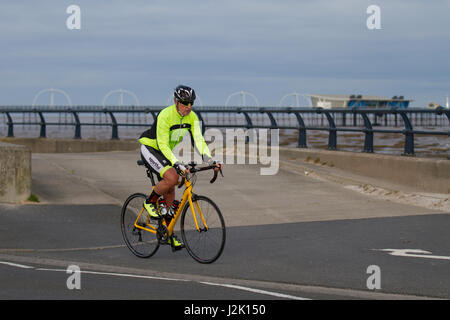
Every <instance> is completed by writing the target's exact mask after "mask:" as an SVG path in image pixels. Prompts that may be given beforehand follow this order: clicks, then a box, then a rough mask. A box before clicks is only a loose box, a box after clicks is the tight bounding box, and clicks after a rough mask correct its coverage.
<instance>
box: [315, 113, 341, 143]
mask: <svg viewBox="0 0 450 320" xmlns="http://www.w3.org/2000/svg"><path fill="white" fill-rule="evenodd" d="M320 112H323V113H324V114H325V116H326V117H327V120H328V125H329V128H328V132H329V133H328V147H327V149H329V150H336V149H337V133H336V131H337V130H336V124H335V123H334V120H333V117H332V116H331V115H330V113H329V112H328V111H325V110H319V111H318V113H320Z"/></svg>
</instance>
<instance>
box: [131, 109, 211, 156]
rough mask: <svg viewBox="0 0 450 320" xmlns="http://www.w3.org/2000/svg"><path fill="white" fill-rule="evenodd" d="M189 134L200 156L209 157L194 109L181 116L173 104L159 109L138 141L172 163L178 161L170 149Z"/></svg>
mask: <svg viewBox="0 0 450 320" xmlns="http://www.w3.org/2000/svg"><path fill="white" fill-rule="evenodd" d="M187 132H189V133H190V134H191V141H192V144H193V145H195V147H196V148H197V150H198V152H199V153H200V154H201V155H202V156H207V157H208V158H211V153H210V151H209V148H208V146H207V145H206V142H205V139H204V138H203V135H202V131H201V129H200V122H199V120H198V117H197V115H196V114H195V112H194V111H191V112H190V113H189V114H188V115H187V116H184V117H182V116H181V115H180V114H179V113H178V111H177V107H176V106H175V104H173V105H171V106H169V107H167V108H164V109H163V110H161V111H160V112H159V114H158V116H157V117H156V121H155V122H154V123H153V125H152V127H151V128H150V129H148V130H146V131H144V132H143V133H142V135H141V136H140V137H139V142H140V143H141V144H144V145H146V146H149V147H152V148H154V149H156V150H159V151H161V153H162V154H163V155H164V156H165V157H166V158H167V159H168V160H169V161H170V162H171V163H172V165H174V164H175V162H177V161H178V159H177V158H176V157H175V155H174V154H173V152H172V150H173V149H174V148H175V147H176V146H177V145H178V144H179V143H180V142H181V140H182V139H183V137H184V136H185V135H186V133H187Z"/></svg>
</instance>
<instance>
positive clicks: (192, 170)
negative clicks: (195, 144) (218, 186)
mask: <svg viewBox="0 0 450 320" xmlns="http://www.w3.org/2000/svg"><path fill="white" fill-rule="evenodd" d="M188 166H189V167H190V168H189V172H190V173H197V172H200V171H206V170H211V169H215V168H217V165H215V164H214V165H209V166H206V167H201V168H196V167H195V166H196V164H195V163H193V162H191V163H188ZM218 172H220V175H221V176H222V177H223V173H222V168H219V170H217V171H216V170H214V176H213V178H212V179H211V180H210V181H209V182H210V183H214V182H215V181H216V179H217V175H218ZM185 179H186V178H185V177H183V179H182V180H181V183H180V184H179V185H178V188H181V187H182V186H183V185H184V180H185Z"/></svg>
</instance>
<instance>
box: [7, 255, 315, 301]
mask: <svg viewBox="0 0 450 320" xmlns="http://www.w3.org/2000/svg"><path fill="white" fill-rule="evenodd" d="M0 264H5V265H9V266H12V267H19V268H24V269H35V270H36V271H54V272H67V269H50V268H34V267H31V266H26V265H22V264H17V263H12V262H6V261H0ZM80 272H81V273H85V274H96V275H107V276H116V277H130V278H140V279H151V280H166V281H186V282H196V283H200V284H204V285H209V286H219V287H224V288H230V289H237V290H243V291H248V292H253V293H258V294H264V295H269V296H273V297H278V298H284V299H292V300H311V299H308V298H303V297H298V296H292V295H288V294H283V293H278V292H273V291H266V290H260V289H254V288H249V287H243V286H238V285H233V284H223V283H213V282H205V281H193V280H186V279H177V278H166V277H155V276H143V275H137V274H129V273H113V272H98V271H87V270H81V271H80Z"/></svg>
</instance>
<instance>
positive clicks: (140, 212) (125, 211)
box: [120, 193, 159, 258]
mask: <svg viewBox="0 0 450 320" xmlns="http://www.w3.org/2000/svg"><path fill="white" fill-rule="evenodd" d="M146 198H147V196H146V195H145V194H143V193H135V194H132V195H131V196H129V197H128V199H127V200H126V201H125V203H124V204H123V207H122V215H121V224H120V225H121V229H122V235H123V239H124V240H125V243H126V245H127V247H128V249H130V251H131V252H133V254H134V255H136V256H138V257H140V258H148V257H151V256H152V255H154V254H155V252H156V251H157V250H158V248H159V241H158V238H157V232H156V230H157V229H158V221H155V220H152V219H150V217H149V216H148V214H147V211H146V210H145V209H144V201H145V199H146ZM138 217H139V219H138Z"/></svg>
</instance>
